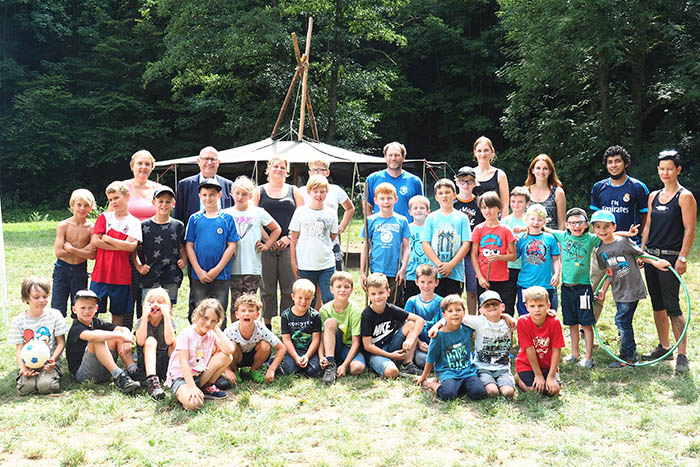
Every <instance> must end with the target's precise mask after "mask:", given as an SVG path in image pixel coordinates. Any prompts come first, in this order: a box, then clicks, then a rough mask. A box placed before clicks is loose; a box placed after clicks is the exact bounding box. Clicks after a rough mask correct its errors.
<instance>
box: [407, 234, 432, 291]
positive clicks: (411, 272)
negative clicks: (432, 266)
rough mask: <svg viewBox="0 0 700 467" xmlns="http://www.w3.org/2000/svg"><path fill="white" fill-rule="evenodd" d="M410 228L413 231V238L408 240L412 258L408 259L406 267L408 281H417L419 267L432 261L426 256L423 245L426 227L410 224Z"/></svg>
mask: <svg viewBox="0 0 700 467" xmlns="http://www.w3.org/2000/svg"><path fill="white" fill-rule="evenodd" d="M408 227H409V228H410V229H411V238H410V239H409V240H408V241H409V242H410V244H411V256H410V257H409V258H408V266H406V280H409V281H415V280H416V269H418V266H420V265H421V264H425V263H429V262H430V260H429V259H428V257H427V256H425V252H424V251H423V243H422V242H421V239H420V237H421V234H422V233H423V228H424V227H425V226H424V225H416V224H410V225H409V226H408Z"/></svg>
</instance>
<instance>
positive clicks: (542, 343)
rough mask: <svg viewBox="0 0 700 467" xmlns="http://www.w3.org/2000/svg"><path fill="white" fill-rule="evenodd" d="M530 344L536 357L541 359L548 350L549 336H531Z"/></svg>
mask: <svg viewBox="0 0 700 467" xmlns="http://www.w3.org/2000/svg"><path fill="white" fill-rule="evenodd" d="M532 346H533V347H534V348H535V352H537V358H539V359H543V358H544V356H545V355H547V353H548V352H549V336H547V337H540V336H534V337H533V338H532Z"/></svg>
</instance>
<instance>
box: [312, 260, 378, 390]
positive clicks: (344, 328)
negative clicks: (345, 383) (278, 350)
mask: <svg viewBox="0 0 700 467" xmlns="http://www.w3.org/2000/svg"><path fill="white" fill-rule="evenodd" d="M352 288H353V280H352V276H351V275H350V273H349V272H346V271H338V272H336V273H335V274H333V276H331V293H332V294H333V297H334V299H333V300H332V301H330V302H328V303H326V304H325V305H323V307H322V308H321V322H322V323H323V340H322V341H321V348H320V351H319V353H320V356H321V357H320V358H321V367H322V368H324V372H323V377H322V379H321V380H322V381H323V382H324V383H326V384H333V383H335V379H336V376H340V377H343V376H345V375H346V374H348V373H350V374H351V375H359V374H361V373H362V372H363V371H365V367H366V366H367V362H366V360H365V356H364V355H363V354H362V352H361V350H360V347H361V345H360V344H361V339H360V322H361V319H362V312H361V311H360V309H359V308H358V307H357V305H355V304H354V303H352V302H351V301H350V295H352ZM336 357H337V358H338V361H340V362H341V363H340V365H338V363H337V361H336ZM348 370H349V371H348Z"/></svg>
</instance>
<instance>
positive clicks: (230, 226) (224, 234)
mask: <svg viewBox="0 0 700 467" xmlns="http://www.w3.org/2000/svg"><path fill="white" fill-rule="evenodd" d="M238 240H240V239H239V238H238V231H236V222H235V221H234V220H233V217H231V216H230V215H229V214H226V213H224V212H221V211H219V214H218V215H217V216H216V217H206V216H205V215H204V211H199V212H196V213H194V214H192V215H191V216H190V220H189V221H187V231H186V233H185V241H188V242H192V243H194V255H195V256H196V257H197V262H198V263H199V266H200V267H201V268H202V269H204V270H205V271H208V270H210V269H211V268H213V267H214V266H216V265H217V264H219V261H221V257H222V256H223V255H224V251H225V250H226V247H227V246H228V242H237V241H238ZM192 276H193V277H194V278H195V279H197V280H199V278H197V274H196V273H195V272H194V269H193V270H192ZM230 278H231V274H230V262H227V263H226V266H224V268H223V269H222V270H221V272H220V273H219V275H218V276H216V280H224V281H227V280H229V279H230Z"/></svg>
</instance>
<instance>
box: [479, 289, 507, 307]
mask: <svg viewBox="0 0 700 467" xmlns="http://www.w3.org/2000/svg"><path fill="white" fill-rule="evenodd" d="M489 300H498V301H499V302H501V303H503V300H501V296H500V295H499V294H498V292H496V291H495V290H487V291H486V292H484V293H482V294H481V295H480V296H479V308H481V307H482V306H484V303H486V302H488V301H489Z"/></svg>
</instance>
